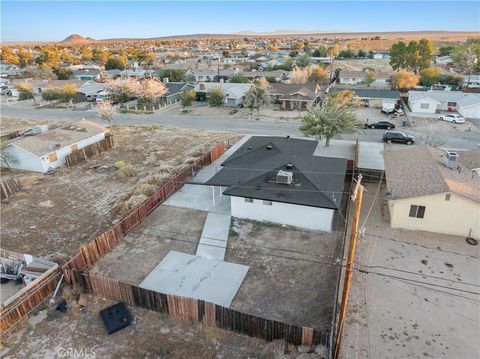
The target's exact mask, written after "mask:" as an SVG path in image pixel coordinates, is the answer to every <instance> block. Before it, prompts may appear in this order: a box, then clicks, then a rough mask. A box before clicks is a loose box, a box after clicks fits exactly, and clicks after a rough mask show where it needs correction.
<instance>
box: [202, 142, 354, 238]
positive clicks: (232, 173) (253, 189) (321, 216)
mask: <svg viewBox="0 0 480 359" xmlns="http://www.w3.org/2000/svg"><path fill="white" fill-rule="evenodd" d="M317 146H318V142H317V141H312V140H307V139H293V138H287V137H268V136H267V137H262V136H254V137H251V138H250V139H249V140H248V141H247V142H246V143H244V144H243V145H242V147H241V148H240V149H238V150H237V151H235V152H234V153H233V154H232V155H231V156H230V157H229V158H228V159H227V160H226V161H224V162H223V163H222V166H223V168H222V169H221V170H220V171H219V172H218V173H217V174H215V175H214V176H213V177H212V178H211V179H210V180H208V181H207V182H206V185H210V186H214V187H220V191H221V190H222V189H223V188H225V187H226V189H225V190H224V191H223V194H224V195H227V196H230V203H231V213H232V216H233V217H237V218H245V219H250V220H255V221H265V222H272V223H278V224H282V225H290V226H294V227H300V228H306V229H311V230H320V231H324V232H331V231H332V230H334V228H333V223H334V220H333V219H334V216H335V214H336V212H337V211H340V210H341V208H342V199H343V192H344V191H345V173H346V168H347V160H345V159H341V158H330V157H320V156H314V152H315V150H316V148H317ZM214 189H215V188H214Z"/></svg>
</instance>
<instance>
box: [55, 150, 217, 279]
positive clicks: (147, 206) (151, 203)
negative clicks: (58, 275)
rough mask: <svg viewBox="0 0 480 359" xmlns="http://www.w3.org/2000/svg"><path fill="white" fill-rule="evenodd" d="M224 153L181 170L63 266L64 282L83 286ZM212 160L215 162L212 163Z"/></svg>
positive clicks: (207, 155)
mask: <svg viewBox="0 0 480 359" xmlns="http://www.w3.org/2000/svg"><path fill="white" fill-rule="evenodd" d="M224 151H225V145H224V143H223V142H220V143H218V144H217V145H216V146H215V147H214V148H213V149H212V150H211V151H210V152H208V153H206V154H205V155H203V156H202V157H200V158H199V159H198V160H197V161H195V163H193V164H192V165H191V166H190V167H187V168H185V169H184V170H182V171H181V172H180V173H179V174H178V175H177V176H175V178H173V179H171V180H170V181H168V182H166V183H164V184H163V185H162V186H161V187H160V188H159V189H158V190H157V191H156V192H155V193H154V194H153V195H151V196H150V197H149V198H147V199H146V200H145V201H144V202H143V203H142V204H140V205H139V206H138V207H137V208H135V209H134V210H132V212H130V213H129V214H127V215H126V216H125V217H123V218H122V220H120V222H119V223H117V224H116V225H114V226H113V227H112V228H110V229H109V230H108V231H106V232H104V233H102V234H101V235H99V236H98V237H97V238H95V239H94V240H93V241H92V242H90V243H89V244H87V245H85V246H83V247H82V248H81V249H80V251H79V252H78V253H77V254H76V255H74V256H73V257H72V258H71V259H70V260H69V261H68V262H67V263H65V264H64V265H63V266H62V271H63V273H64V275H65V282H66V283H69V284H75V283H79V284H82V281H83V279H82V276H81V275H80V274H79V272H84V271H86V270H88V269H89V268H91V267H92V266H93V265H94V264H95V263H97V262H98V260H99V259H100V258H102V257H103V256H105V255H106V254H107V253H108V252H110V251H111V250H112V248H113V247H115V245H116V244H117V243H118V242H119V241H120V240H121V239H122V238H123V237H124V236H125V235H126V234H127V233H129V232H130V231H131V230H132V229H133V228H135V227H136V226H137V225H138V224H139V223H141V222H142V221H143V220H144V219H145V218H146V217H147V216H148V215H149V214H150V213H151V212H152V211H153V210H154V209H155V208H157V207H158V206H159V205H160V204H162V203H163V202H164V201H165V200H166V199H167V198H168V197H170V196H171V195H172V194H173V193H175V192H176V191H178V190H179V189H180V188H181V187H182V186H183V183H184V182H185V180H186V179H187V178H189V177H190V176H191V175H192V173H193V171H194V169H195V168H199V167H203V166H206V165H208V164H210V163H211V162H212V161H214V160H216V159H217V158H218V157H219V156H221V154H222V153H224ZM212 159H213V160H212Z"/></svg>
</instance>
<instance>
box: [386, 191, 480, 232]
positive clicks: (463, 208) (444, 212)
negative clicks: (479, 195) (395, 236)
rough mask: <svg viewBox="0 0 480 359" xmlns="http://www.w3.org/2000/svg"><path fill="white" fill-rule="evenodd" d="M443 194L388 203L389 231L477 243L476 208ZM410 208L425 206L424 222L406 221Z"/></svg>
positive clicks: (474, 204)
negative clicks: (449, 236)
mask: <svg viewBox="0 0 480 359" xmlns="http://www.w3.org/2000/svg"><path fill="white" fill-rule="evenodd" d="M445 195H446V193H439V194H432V195H428V196H421V197H414V198H405V199H398V200H390V201H388V206H389V210H390V222H391V226H392V228H405V229H412V230H422V231H428V232H436V233H445V234H452V235H458V236H467V235H468V232H469V231H470V228H472V237H474V238H477V239H480V238H479V236H480V221H479V218H480V204H479V203H477V202H474V201H472V200H470V199H467V198H465V197H462V196H459V195H457V194H455V193H451V194H450V200H449V201H446V200H445ZM410 205H417V206H425V215H424V218H412V217H409V213H410Z"/></svg>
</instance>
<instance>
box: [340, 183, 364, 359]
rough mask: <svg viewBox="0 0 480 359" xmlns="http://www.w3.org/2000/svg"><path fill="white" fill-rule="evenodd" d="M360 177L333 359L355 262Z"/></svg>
mask: <svg viewBox="0 0 480 359" xmlns="http://www.w3.org/2000/svg"><path fill="white" fill-rule="evenodd" d="M361 182H362V175H361V174H359V175H358V180H357V185H356V186H355V191H354V192H353V196H352V200H353V201H355V214H354V217H353V223H352V233H351V235H350V247H349V249H348V262H347V272H346V274H345V282H344V284H343V295H342V304H341V307H340V319H339V320H338V328H337V337H336V340H335V356H334V358H335V359H338V354H339V352H340V343H341V342H342V333H343V326H344V322H345V314H346V312H347V304H348V295H349V293H350V282H351V279H352V271H353V262H354V261H355V246H356V244H357V237H358V224H359V222H360V212H361V209H362V200H363V186H362V185H361Z"/></svg>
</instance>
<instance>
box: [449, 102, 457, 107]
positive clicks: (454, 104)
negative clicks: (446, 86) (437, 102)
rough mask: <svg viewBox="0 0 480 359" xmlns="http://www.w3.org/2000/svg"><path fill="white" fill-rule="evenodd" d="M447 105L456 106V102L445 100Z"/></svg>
mask: <svg viewBox="0 0 480 359" xmlns="http://www.w3.org/2000/svg"><path fill="white" fill-rule="evenodd" d="M447 106H448V107H457V103H456V102H447Z"/></svg>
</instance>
